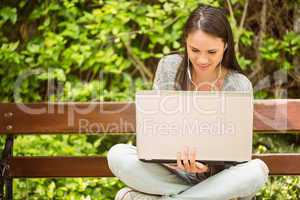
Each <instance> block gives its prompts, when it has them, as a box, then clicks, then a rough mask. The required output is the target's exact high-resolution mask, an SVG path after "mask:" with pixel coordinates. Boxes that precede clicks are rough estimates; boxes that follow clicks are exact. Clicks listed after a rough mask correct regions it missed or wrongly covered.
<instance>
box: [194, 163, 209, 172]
mask: <svg viewBox="0 0 300 200" xmlns="http://www.w3.org/2000/svg"><path fill="white" fill-rule="evenodd" d="M196 167H197V170H198V173H203V172H207V171H208V167H207V166H206V165H203V164H202V163H200V162H196Z"/></svg>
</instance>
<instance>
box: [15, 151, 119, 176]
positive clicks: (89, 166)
mask: <svg viewBox="0 0 300 200" xmlns="http://www.w3.org/2000/svg"><path fill="white" fill-rule="evenodd" d="M9 163H10V172H11V174H10V175H11V176H12V177H16V178H21V177H31V178H39V177H111V176H113V175H112V173H111V172H110V170H109V168H108V164H107V160H106V158H103V157H99V156H83V157H14V158H12V159H11V160H10V161H9Z"/></svg>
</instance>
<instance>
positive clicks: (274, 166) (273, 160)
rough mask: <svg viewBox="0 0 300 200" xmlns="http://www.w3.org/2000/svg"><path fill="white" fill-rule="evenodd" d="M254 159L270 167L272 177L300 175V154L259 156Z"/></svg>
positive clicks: (254, 156)
mask: <svg viewBox="0 0 300 200" xmlns="http://www.w3.org/2000/svg"><path fill="white" fill-rule="evenodd" d="M252 158H259V159H261V160H263V161H265V163H266V164H267V165H268V167H269V168H270V174H271V175H300V154H293V153H289V154H287V153H286V154H284V153H278V154H275V153H274V154H273V153H272V154H259V155H253V156H252Z"/></svg>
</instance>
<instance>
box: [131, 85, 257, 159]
mask: <svg viewBox="0 0 300 200" xmlns="http://www.w3.org/2000/svg"><path fill="white" fill-rule="evenodd" d="M135 102H136V134H137V135H136V145H137V151H138V157H139V159H140V160H142V161H145V162H163V163H172V162H176V153H177V152H181V151H182V150H183V149H184V147H186V146H188V147H189V148H195V149H196V152H197V157H196V160H197V161H200V162H201V161H202V162H205V163H208V164H211V165H212V164H220V163H224V162H244V161H248V160H250V159H251V155H252V131H253V94H252V92H243V91H216V92H211V91H172V90H143V91H138V92H137V93H136V99H135Z"/></svg>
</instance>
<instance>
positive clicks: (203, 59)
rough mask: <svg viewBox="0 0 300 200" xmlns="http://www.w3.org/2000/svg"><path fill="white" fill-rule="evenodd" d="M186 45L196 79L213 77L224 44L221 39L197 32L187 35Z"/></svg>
mask: <svg viewBox="0 0 300 200" xmlns="http://www.w3.org/2000/svg"><path fill="white" fill-rule="evenodd" d="M186 45H187V53H188V56H189V59H190V61H191V63H192V65H193V70H194V71H195V72H196V77H198V78H201V79H209V78H210V77H214V76H215V74H216V67H217V66H218V65H219V63H220V61H221V59H222V57H223V52H224V46H225V44H224V42H223V40H222V38H219V37H215V36H212V35H209V34H207V33H205V32H203V31H201V30H197V31H194V32H192V33H190V34H189V35H188V37H187V40H186Z"/></svg>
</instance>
